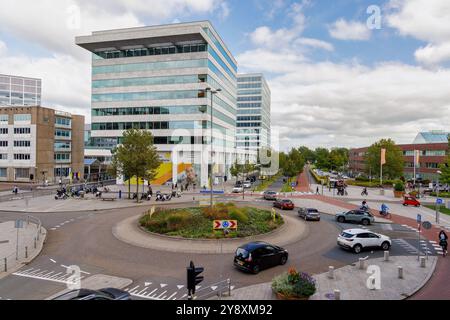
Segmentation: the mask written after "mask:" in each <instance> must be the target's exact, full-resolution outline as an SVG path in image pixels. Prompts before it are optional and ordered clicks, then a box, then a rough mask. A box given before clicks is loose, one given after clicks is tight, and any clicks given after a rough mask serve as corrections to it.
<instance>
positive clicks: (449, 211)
mask: <svg viewBox="0 0 450 320" xmlns="http://www.w3.org/2000/svg"><path fill="white" fill-rule="evenodd" d="M425 207H427V208H428V209H431V210H434V211H436V206H435V205H434V204H431V205H430V204H428V205H425ZM439 212H441V213H443V214H447V215H449V216H450V209H447V208H446V207H444V206H443V205H441V206H440V208H439Z"/></svg>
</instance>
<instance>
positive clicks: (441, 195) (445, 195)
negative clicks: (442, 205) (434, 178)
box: [431, 192, 450, 198]
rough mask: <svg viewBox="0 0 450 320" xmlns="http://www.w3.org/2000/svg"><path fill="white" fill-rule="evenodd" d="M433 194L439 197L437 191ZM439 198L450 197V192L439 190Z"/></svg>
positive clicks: (432, 194)
mask: <svg viewBox="0 0 450 320" xmlns="http://www.w3.org/2000/svg"><path fill="white" fill-rule="evenodd" d="M431 196H433V197H437V193H436V192H432V193H431ZM439 198H450V192H439Z"/></svg>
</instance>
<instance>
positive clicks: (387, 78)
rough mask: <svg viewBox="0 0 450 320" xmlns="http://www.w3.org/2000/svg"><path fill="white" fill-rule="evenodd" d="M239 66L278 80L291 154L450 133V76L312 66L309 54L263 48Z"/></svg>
mask: <svg viewBox="0 0 450 320" xmlns="http://www.w3.org/2000/svg"><path fill="white" fill-rule="evenodd" d="M291 54H292V53H291ZM238 61H239V63H240V65H241V66H243V67H245V69H246V71H248V72H256V71H259V72H265V73H266V74H268V73H271V74H274V76H273V77H271V78H270V79H269V84H270V87H271V91H272V124H273V125H274V128H275V129H278V130H279V131H280V135H281V136H282V137H283V139H282V141H281V145H282V148H284V149H287V148H289V147H294V146H298V145H301V144H305V145H308V146H311V147H317V146H328V147H332V146H337V145H343V146H366V145H369V144H371V143H373V142H374V141H375V140H377V139H380V138H384V137H392V138H394V139H395V140H396V141H397V142H398V143H409V142H411V141H412V140H413V138H414V136H415V134H416V133H417V132H418V131H420V130H425V131H427V130H430V129H448V123H450V91H449V90H448V83H450V70H448V69H441V70H428V69H425V68H422V67H415V66H410V65H405V64H402V63H388V62H386V63H381V64H378V65H376V66H374V67H368V66H365V65H361V64H359V63H332V62H319V63H311V62H310V61H309V60H308V59H305V57H304V56H302V55H298V56H295V55H290V56H289V55H288V54H287V53H280V52H275V51H269V50H267V49H261V48H260V49H255V50H252V51H248V52H245V53H243V54H241V55H239V56H238ZM418 88H420V90H418Z"/></svg>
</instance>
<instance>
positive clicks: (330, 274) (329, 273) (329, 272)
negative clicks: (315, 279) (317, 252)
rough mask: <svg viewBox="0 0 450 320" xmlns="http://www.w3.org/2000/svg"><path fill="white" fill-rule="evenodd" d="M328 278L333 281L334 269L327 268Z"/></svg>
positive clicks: (331, 267)
mask: <svg viewBox="0 0 450 320" xmlns="http://www.w3.org/2000/svg"><path fill="white" fill-rule="evenodd" d="M328 278H329V279H334V267H333V266H329V267H328Z"/></svg>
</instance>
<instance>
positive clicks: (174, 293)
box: [167, 292, 178, 300]
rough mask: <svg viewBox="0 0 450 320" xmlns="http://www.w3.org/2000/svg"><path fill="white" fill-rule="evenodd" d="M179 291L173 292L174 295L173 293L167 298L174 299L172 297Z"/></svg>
mask: <svg viewBox="0 0 450 320" xmlns="http://www.w3.org/2000/svg"><path fill="white" fill-rule="evenodd" d="M177 293H178V292H174V293H172V295H171V296H170V297H168V298H167V300H170V299H172V298H173V297H174V296H176V295H177Z"/></svg>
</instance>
